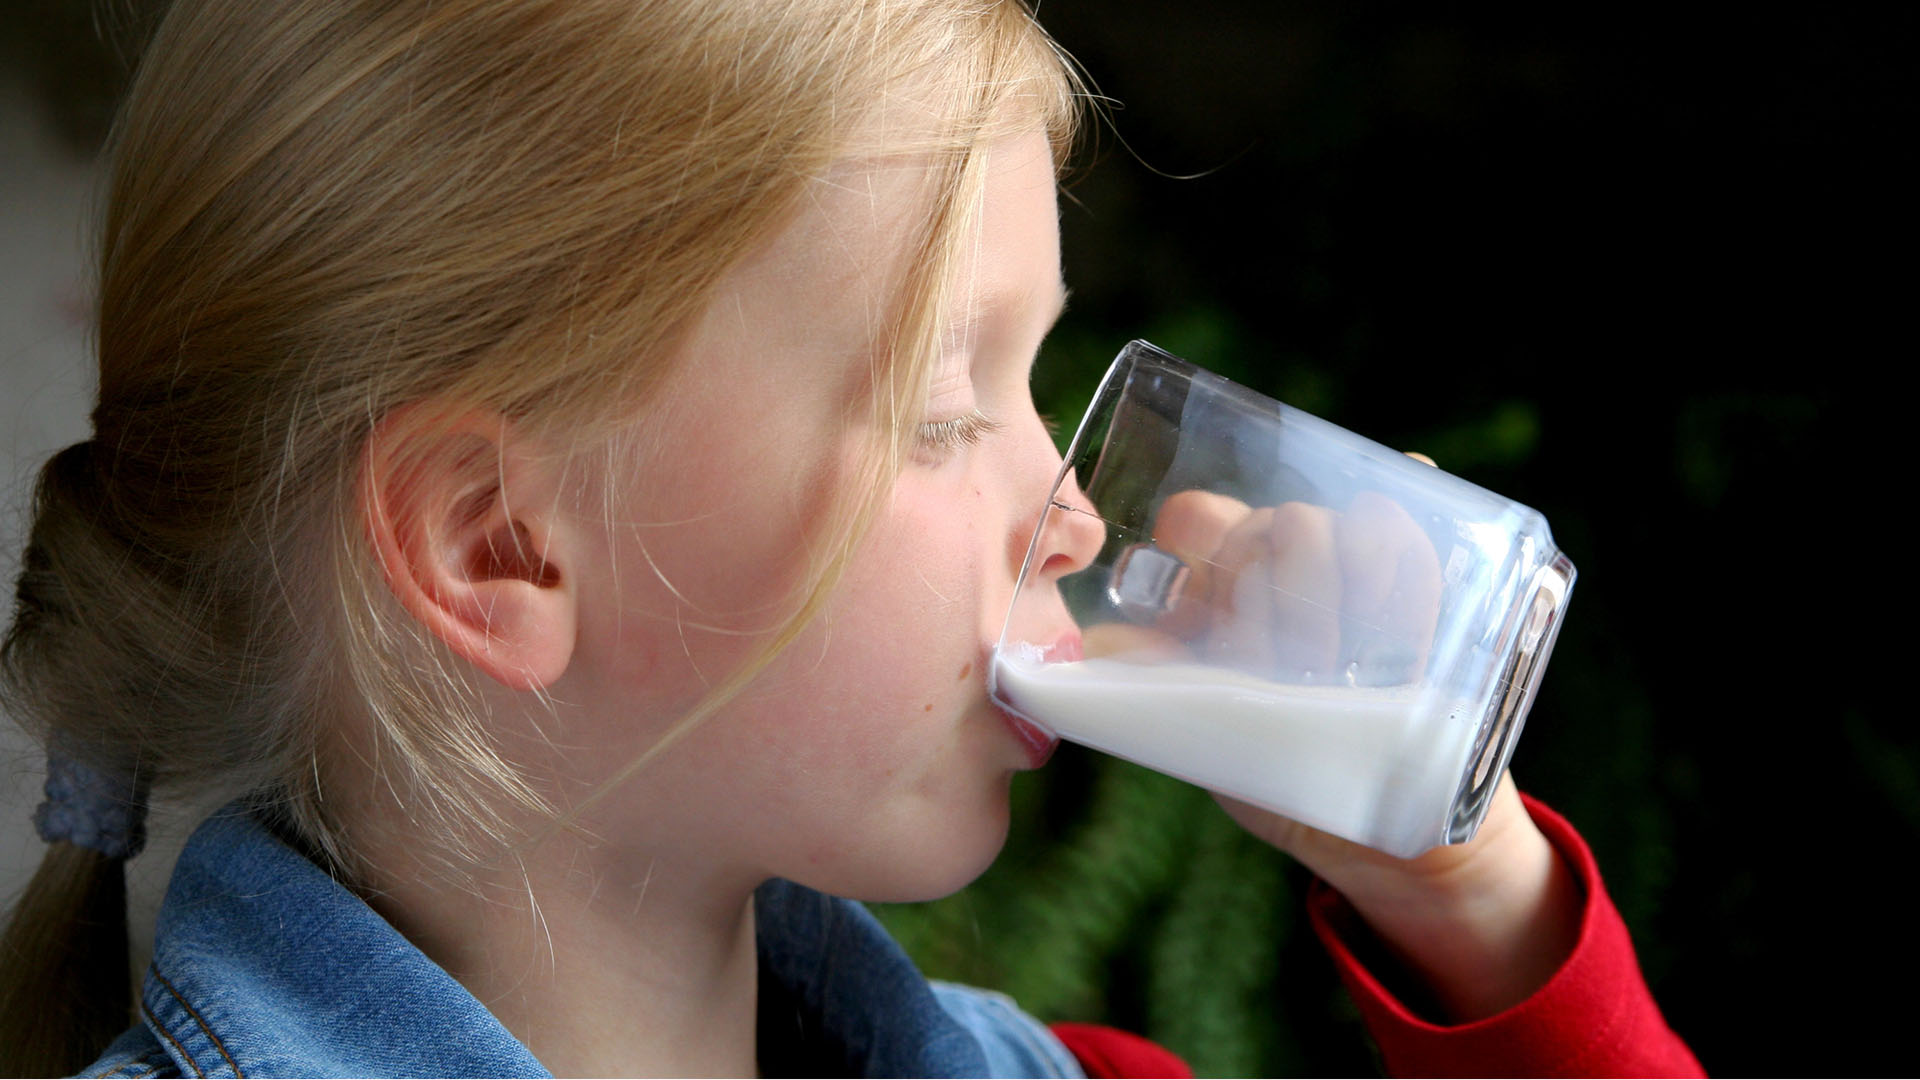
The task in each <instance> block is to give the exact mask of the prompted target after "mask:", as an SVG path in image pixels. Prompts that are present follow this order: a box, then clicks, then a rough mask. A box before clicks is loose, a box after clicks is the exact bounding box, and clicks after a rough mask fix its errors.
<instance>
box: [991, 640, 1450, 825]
mask: <svg viewBox="0 0 1920 1080" xmlns="http://www.w3.org/2000/svg"><path fill="white" fill-rule="evenodd" d="M1016 648H1018V647H1016ZM1027 648H1028V649H1029V650H1030V649H1031V647H1030V646H1029V647H1027ZM993 677H994V687H995V692H996V694H997V696H998V697H999V698H1000V700H1001V701H1002V702H1003V703H1005V704H1007V705H1010V706H1012V708H1013V709H1014V711H1016V712H1019V713H1020V714H1021V715H1023V716H1026V717H1027V718H1028V719H1030V720H1033V721H1034V722H1036V723H1039V724H1042V725H1044V726H1046V727H1047V728H1050V729H1051V730H1053V731H1054V732H1055V733H1056V734H1058V735H1059V736H1060V737H1061V738H1064V739H1071V740H1072V741H1074V742H1077V743H1081V744H1082V745H1085V746H1091V747H1093V748H1094V749H1096V750H1103V751H1105V752H1107V753H1109V754H1113V755H1115V756H1116V757H1123V758H1126V759H1127V760H1129V761H1134V762H1138V763H1139V764H1141V765H1145V766H1147V767H1148V768H1152V769H1156V770H1158V771H1160V772H1163V773H1167V774H1169V775H1171V776H1177V777H1179V778H1180V779H1182V780H1186V781H1189V782H1191V783H1195V784H1199V785H1200V786H1202V787H1206V788H1211V789H1213V790H1215V791H1221V792H1225V793H1227V794H1229V795H1233V796H1235V797H1237V798H1239V799H1241V800H1243V801H1246V802H1250V803H1255V804H1257V805H1260V806H1264V807H1266V808H1267V809H1269V810H1274V811H1277V812H1279V813H1281V814H1284V815H1286V816H1288V817H1290V818H1293V819H1294V820H1296V821H1301V822H1305V823H1306V824H1308V825H1312V826H1314V827H1316V828H1319V829H1324V830H1326V831H1327V832H1330V833H1334V834H1335V835H1338V836H1343V837H1346V838H1347V839H1349V840H1355V841H1358V842H1360V843H1363V844H1366V845H1368V846H1369V847H1375V848H1379V849H1380V850H1382V851H1385V852H1388V853H1389V854H1393V855H1399V856H1401V857H1403V858H1404V857H1411V856H1413V855H1417V854H1419V853H1420V852H1422V851H1425V850H1427V849H1428V848H1430V847H1433V846H1435V845H1437V844H1439V843H1441V842H1442V838H1443V836H1444V835H1445V831H1446V823H1447V815H1448V812H1449V810H1450V809H1451V807H1452V803H1453V798H1454V795H1455V794H1456V793H1457V791H1458V790H1459V787H1460V781H1461V778H1462V775H1463V774H1464V773H1465V771H1466V768H1467V756H1468V754H1469V753H1471V751H1472V749H1473V736H1474V727H1475V724H1476V721H1477V719H1478V717H1479V712H1480V710H1477V709H1474V708H1473V707H1472V706H1471V704H1470V703H1468V702H1465V701H1447V700H1444V699H1441V698H1438V697H1437V696H1436V695H1433V694H1430V693H1429V694H1421V693H1420V692H1418V691H1417V690H1416V689H1413V688H1400V687H1390V688H1384V689H1373V688H1353V687H1334V686H1328V687H1318V686H1295V685H1287V684H1283V683H1274V682H1267V681H1265V680H1262V679H1257V678H1254V677H1252V676H1249V675H1243V674H1240V673H1237V672H1234V671H1230V670H1227V669H1224V668H1217V667H1207V666H1204V665H1200V664H1134V663H1126V662H1124V661H1119V660H1080V661H1075V662H1072V663H1058V664H1050V663H1045V662H1043V661H1040V660H1038V659H1035V658H1033V657H1032V656H1030V655H1028V656H1023V655H1017V654H1016V652H1015V650H1014V649H1003V650H1000V651H999V652H998V653H997V654H996V655H995V658H994V667H993Z"/></svg>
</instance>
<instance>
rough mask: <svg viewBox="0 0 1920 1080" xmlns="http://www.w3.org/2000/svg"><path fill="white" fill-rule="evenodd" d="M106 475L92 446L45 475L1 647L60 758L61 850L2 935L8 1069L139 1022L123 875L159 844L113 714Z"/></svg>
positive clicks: (7, 687) (0, 1045)
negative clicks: (99, 477) (103, 503)
mask: <svg viewBox="0 0 1920 1080" xmlns="http://www.w3.org/2000/svg"><path fill="white" fill-rule="evenodd" d="M92 477H93V444H92V443H86V442H83V443H78V444H75V445H74V446H70V447H68V448H67V449H65V450H63V451H61V452H60V453H59V454H56V455H55V456H54V457H53V459H52V460H51V461H49V462H48V463H47V465H46V468H45V469H44V470H43V471H42V472H41V477H40V485H39V488H38V490H37V492H36V496H35V506H34V509H35V514H34V528H33V536H32V539H31V541H30V542H29V544H28V547H27V551H26V555H25V559H24V560H23V565H22V567H21V571H20V578H19V581H18V583H17V585H16V587H15V594H14V595H15V599H14V618H13V624H12V626H11V627H10V628H9V629H8V631H7V636H6V640H5V643H4V645H3V646H0V675H3V676H4V678H0V690H4V694H5V701H6V704H7V705H8V707H9V709H8V711H9V712H10V714H11V715H12V716H14V717H15V718H16V719H18V720H19V721H20V722H21V723H22V724H24V725H26V726H28V727H29V728H30V729H32V730H34V731H35V733H36V734H37V735H39V736H40V737H41V738H43V739H44V740H45V741H46V744H47V746H48V750H49V752H48V763H47V783H46V795H47V800H46V802H44V803H42V804H41V805H40V808H39V809H38V810H37V811H36V812H35V814H34V824H35V826H36V827H37V829H38V831H39V833H40V837H41V839H43V840H46V841H47V842H48V845H49V846H48V848H47V853H46V855H45V856H44V857H43V858H42V859H41V862H40V868H39V870H38V871H37V872H36V873H35V874H34V876H33V880H32V881H31V882H29V883H28V885H27V888H26V890H25V891H24V892H23V893H22V894H21V896H20V899H19V901H18V903H17V904H16V905H15V906H14V908H13V910H12V911H11V912H9V914H8V919H7V923H6V928H5V930H4V932H0V1075H7V1076H53V1075H59V1076H64V1075H70V1074H71V1073H73V1072H75V1071H76V1070H78V1069H80V1068H82V1067H84V1066H85V1065H86V1064H88V1063H89V1062H91V1061H93V1060H94V1059H95V1058H96V1057H97V1056H98V1055H99V1053H100V1051H101V1049H103V1048H104V1047H105V1046H106V1045H107V1044H108V1043H109V1042H111V1041H112V1040H113V1039H114V1037H116V1036H117V1035H119V1034H120V1033H121V1032H122V1031H124V1030H125V1029H126V1027H127V1026H128V1024H129V1023H131V1021H132V994H131V989H132V979H131V972H130V971H129V970H128V950H127V890H126V876H125V872H124V869H123V868H124V865H125V862H126V860H127V859H128V858H130V857H132V856H133V855H135V854H137V853H138V852H139V850H140V847H141V845H142V843H143V842H144V841H145V838H146V831H145V817H146V788H147V784H146V782H145V781H144V779H138V777H139V776H140V774H139V772H138V769H137V764H138V762H139V754H138V750H137V745H138V744H137V743H136V742H135V741H134V740H133V739H131V738H129V737H128V731H127V727H126V720H125V718H124V716H122V715H117V714H121V713H124V712H125V709H124V707H121V708H117V709H116V708H114V707H113V706H115V705H116V704H119V702H120V701H124V700H125V699H124V698H120V699H119V701H116V696H117V695H116V694H115V687H116V686H118V685H120V684H121V683H122V680H120V679H116V678H114V677H113V672H114V667H115V665H114V664H113V663H112V661H111V658H110V657H108V656H104V655H103V654H102V650H101V649H100V648H99V647H98V645H99V641H98V638H97V636H96V635H97V634H98V632H99V628H100V627H101V625H102V624H110V623H113V622H115V621H116V620H115V619H113V617H112V616H108V615H106V614H105V611H104V610H103V609H102V607H101V606H100V602H101V601H111V599H112V597H111V596H110V595H102V594H101V593H100V592H99V590H98V588H97V585H98V582H99V579H100V577H101V576H102V574H101V573H100V571H101V570H102V569H106V570H119V571H122V573H119V574H114V573H109V574H106V575H105V576H107V577H115V576H124V573H123V571H124V569H125V567H124V564H125V563H126V561H127V560H126V559H125V557H124V555H119V554H117V553H114V552H112V551H111V550H110V548H111V545H110V543H109V542H108V540H107V538H106V537H105V536H103V535H102V531H101V530H100V529H98V528H97V526H98V520H97V509H95V507H97V502H98V500H97V499H93V498H91V497H90V494H89V493H90V490H91V487H92V482H93V481H92ZM83 566H90V567H92V568H93V569H92V570H91V571H89V570H87V569H83ZM88 595H91V596H92V602H89V601H87V600H85V599H83V597H86V596H88ZM89 613H91V617H90V614H89ZM90 638H91V639H92V640H91V641H90V640H89V639H90ZM90 645H91V646H92V647H89V646H90Z"/></svg>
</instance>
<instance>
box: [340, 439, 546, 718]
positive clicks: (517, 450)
mask: <svg viewBox="0 0 1920 1080" xmlns="http://www.w3.org/2000/svg"><path fill="white" fill-rule="evenodd" d="M360 471H361V476H360V481H361V482H360V501H361V506H360V511H361V515H362V518H363V520H364V521H365V523H366V529H367V535H368V539H369V540H370V541H371V542H372V545H373V550H374V553H375V556H376V557H377V558H378V559H379V561H380V568H381V571H382V573H383V574H384V576H385V578H386V581H387V585H388V587H389V588H390V589H392V590H393V594H394V597H395V598H396V599H398V600H399V601H400V604H401V606H402V607H404V608H405V609H406V610H407V612H408V613H409V614H410V615H412V616H413V617H414V618H415V619H418V620H419V621H420V623H421V625H423V626H425V627H426V628H427V629H428V630H429V631H430V632H432V633H433V634H434V636H436V637H438V638H439V639H440V640H442V641H444V642H446V644H447V646H448V647H449V648H451V649H452V650H453V651H454V652H455V653H456V654H458V655H459V656H461V657H463V658H464V659H466V660H467V661H468V662H469V663H471V664H473V666H474V667H475V668H477V669H479V670H480V671H482V672H484V673H486V674H487V675H488V676H490V677H491V678H493V679H494V680H495V681H496V682H499V683H500V684H501V685H503V686H506V687H508V688H509V689H513V690H538V689H543V688H545V687H547V686H550V685H551V684H552V683H553V682H555V681H556V680H558V679H559V678H560V676H561V675H562V674H564V673H565V671H566V669H567V665H568V663H569V662H570V661H571V659H572V656H573V648H574V635H575V633H576V630H577V625H578V622H577V615H578V611H577V597H576V595H575V593H574V586H573V574H572V573H571V559H572V557H573V554H574V552H573V540H572V536H571V534H570V533H569V532H568V530H567V527H566V525H565V523H564V521H563V520H562V518H561V515H560V514H559V512H558V508H559V507H560V506H561V505H562V503H563V499H562V495H563V492H562V491H561V490H560V487H559V484H558V477H557V475H556V472H557V470H555V469H554V468H553V467H552V466H551V464H550V462H549V460H548V458H547V457H546V456H545V455H543V454H541V453H539V452H538V448H536V447H534V446H532V445H531V444H530V443H529V442H527V441H526V440H525V439H523V438H522V437H521V436H520V435H519V434H518V433H517V432H516V431H515V429H514V428H513V426H512V425H511V424H510V423H509V422H508V421H507V420H506V419H505V418H504V417H501V416H498V415H497V414H490V413H485V412H481V411H477V410H469V411H465V412H452V411H449V410H444V409H429V408H428V407H427V406H425V405H416V406H411V407H408V408H406V409H401V410H398V411H396V412H395V413H394V414H392V415H390V416H388V417H387V418H385V419H384V420H382V421H381V423H380V424H379V425H377V426H376V427H375V428H374V431H373V432H372V434H371V435H369V436H368V439H367V445H366V448H365V452H364V454H363V455H362V459H361V470H360Z"/></svg>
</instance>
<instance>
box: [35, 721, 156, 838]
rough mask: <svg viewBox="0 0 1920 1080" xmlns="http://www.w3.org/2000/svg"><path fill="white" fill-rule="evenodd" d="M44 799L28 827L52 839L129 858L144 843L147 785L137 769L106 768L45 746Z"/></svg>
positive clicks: (57, 747)
mask: <svg viewBox="0 0 1920 1080" xmlns="http://www.w3.org/2000/svg"><path fill="white" fill-rule="evenodd" d="M46 792H47V801H46V802H43V803H41V804H40V806H39V807H38V808H37V809H35V810H34V812H33V827H34V829H35V830H37V831H38V832H39V833H40V839H42V840H45V841H46V842H47V843H49V844H51V843H54V842H56V841H60V840H65V841H66V842H67V843H69V844H78V845H79V846H81V847H83V848H92V849H93V850H94V851H98V852H100V853H101V854H102V855H105V856H107V857H108V858H110V859H131V858H133V857H134V856H135V855H138V854H140V849H141V848H142V847H145V846H146V843H147V784H146V782H145V781H144V780H141V779H140V778H139V777H138V776H137V775H136V774H132V773H128V774H121V775H114V774H110V773H105V772H102V771H100V770H99V769H96V768H94V767H93V766H91V765H88V764H87V763H85V762H83V761H81V760H80V759H78V758H76V757H73V756H72V755H70V754H69V753H67V752H66V751H65V750H64V749H62V748H60V747H59V746H57V745H56V746H54V747H51V748H49V749H48V751H47V787H46Z"/></svg>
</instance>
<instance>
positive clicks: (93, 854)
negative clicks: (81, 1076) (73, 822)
mask: <svg viewBox="0 0 1920 1080" xmlns="http://www.w3.org/2000/svg"><path fill="white" fill-rule="evenodd" d="M123 865H124V864H123V863H122V861H121V860H119V859H116V858H113V857H111V856H108V855H105V854H102V853H101V852H98V851H94V850H92V849H91V848H85V847H81V846H80V845H78V844H74V843H70V842H67V841H60V842H58V843H54V844H52V845H50V846H49V847H48V848H47V854H46V856H45V857H44V858H42V859H41V860H40V869H39V870H38V871H37V872H35V873H34V875H33V880H32V881H31V882H29V883H28V885H27V888H26V891H25V892H24V893H22V894H21V896H20V901H19V903H18V904H17V905H15V906H14V909H13V911H12V912H10V913H9V916H10V917H9V918H8V920H7V927H6V930H5V932H4V933H0V1075H5V1076H71V1075H73V1074H74V1073H75V1072H77V1071H78V1070H80V1069H81V1068H83V1067H85V1066H86V1065H87V1064H88V1063H89V1062H91V1061H93V1060H94V1059H96V1058H97V1057H99V1055H100V1051H101V1050H103V1049H105V1047H106V1045H107V1044H108V1043H110V1042H112V1041H113V1039H114V1038H115V1037H116V1036H118V1035H119V1034H120V1033H121V1032H122V1031H124V1030H126V1028H127V1025H128V1024H130V1023H132V1020H133V995H132V978H131V973H130V972H129V971H128V961H127V955H128V954H127V887H126V875H125V873H124V872H123V871H122V866H123Z"/></svg>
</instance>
